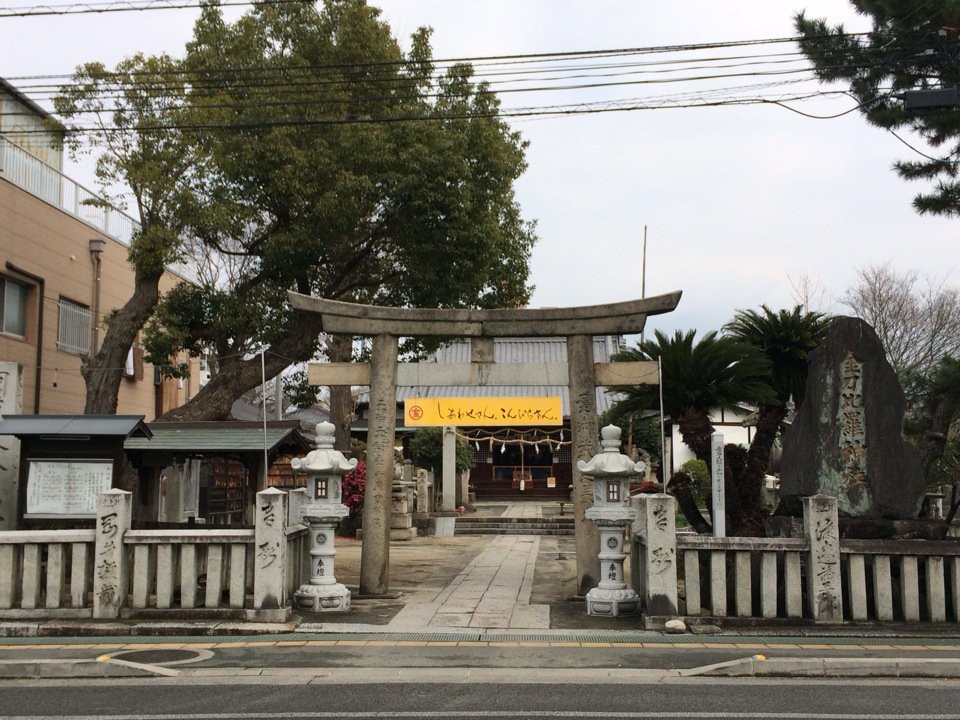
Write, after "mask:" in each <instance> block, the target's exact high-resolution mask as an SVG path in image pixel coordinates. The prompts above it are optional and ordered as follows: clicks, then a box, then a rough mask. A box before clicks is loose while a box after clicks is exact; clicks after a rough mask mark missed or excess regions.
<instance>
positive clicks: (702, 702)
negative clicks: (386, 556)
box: [0, 670, 960, 720]
mask: <svg viewBox="0 0 960 720" xmlns="http://www.w3.org/2000/svg"><path fill="white" fill-rule="evenodd" d="M518 672H521V671H518ZM362 673H363V671H362V670H359V671H358V674H360V675H362ZM358 680H359V678H358ZM60 682H64V683H65V684H64V685H60V684H53V683H52V682H51V683H37V682H34V683H12V684H10V683H8V684H5V685H4V686H3V687H0V720H26V719H27V718H29V719H30V720H39V718H80V717H83V718H96V719H102V720H126V719H130V720H133V719H134V718H137V719H138V720H227V719H230V718H236V719H237V720H254V719H257V718H264V719H271V720H272V719H274V718H278V719H279V718H330V719H334V718H345V719H346V718H351V719H353V720H365V719H367V718H405V719H409V720H420V719H424V720H427V719H430V720H432V719H435V718H448V717H449V718H457V720H470V719H471V718H483V719H487V718H598V719H599V718H605V719H606V718H614V719H618V718H626V719H629V718H665V719H667V718H712V719H715V720H724V719H726V718H736V719H737V720H741V719H744V720H746V719H750V718H757V719H760V718H762V719H767V718H778V719H787V720H791V719H793V718H814V719H821V718H822V719H826V718H831V719H832V718H836V719H837V720H854V719H857V718H877V719H880V720H886V719H887V718H890V719H891V720H893V719H894V718H898V719H902V720H921V719H923V720H934V719H936V720H940V719H944V718H960V683H957V682H953V681H903V680H885V681H882V682H881V681H857V680H843V681H830V682H823V681H783V680H781V681H758V680H752V681H738V680H703V679H697V680H690V679H684V680H673V681H670V682H664V681H658V682H651V683H633V684H630V685H622V684H608V683H603V684H592V683H583V684H581V683H564V684H543V683H538V684H524V683H523V682H522V678H521V677H520V676H518V677H517V678H516V682H513V683H510V684H496V685H491V684H427V685H420V684H394V683H391V684H379V683H378V684H361V683H355V684H335V685H331V684H323V685H298V686H284V685H278V684H274V683H268V684H260V685H233V684H217V685H204V686H195V685H192V684H190V683H187V682H179V681H178V682H177V683H176V684H170V683H167V682H164V683H162V684H158V683H156V682H153V681H149V682H143V681H130V680H126V681H116V680H115V681H110V682H107V681H96V682H91V681H83V682H81V681H69V680H68V681H57V683H60Z"/></svg>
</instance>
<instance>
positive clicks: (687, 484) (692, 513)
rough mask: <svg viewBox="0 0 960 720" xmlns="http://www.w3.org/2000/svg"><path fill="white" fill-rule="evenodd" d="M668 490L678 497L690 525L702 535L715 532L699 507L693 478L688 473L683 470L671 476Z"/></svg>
mask: <svg viewBox="0 0 960 720" xmlns="http://www.w3.org/2000/svg"><path fill="white" fill-rule="evenodd" d="M667 492H669V493H670V494H671V495H673V496H674V497H675V498H676V499H677V506H678V507H679V508H680V512H681V513H683V516H684V517H685V518H686V519H687V522H688V523H690V527H692V528H693V529H694V530H696V531H697V532H698V533H700V534H701V535H706V534H709V533H711V532H713V528H711V527H710V523H708V522H707V520H706V518H704V517H703V514H702V513H701V512H700V508H699V507H697V501H696V499H695V497H694V493H693V478H691V477H690V475H689V474H688V473H685V472H684V471H683V470H680V471H679V472H676V473H674V475H673V477H672V478H670V484H669V485H668V486H667Z"/></svg>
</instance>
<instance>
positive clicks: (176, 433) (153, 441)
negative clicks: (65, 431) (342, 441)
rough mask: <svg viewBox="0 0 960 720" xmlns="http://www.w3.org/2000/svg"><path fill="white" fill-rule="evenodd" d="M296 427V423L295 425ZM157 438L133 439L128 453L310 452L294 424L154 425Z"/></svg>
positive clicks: (126, 446)
mask: <svg viewBox="0 0 960 720" xmlns="http://www.w3.org/2000/svg"><path fill="white" fill-rule="evenodd" d="M294 425H295V423H294ZM150 427H151V430H152V431H153V437H152V438H150V439H146V438H130V439H128V440H127V441H126V442H125V443H124V444H123V447H124V449H125V450H150V451H157V452H159V451H169V452H249V451H254V450H260V451H262V450H263V447H264V443H266V446H267V449H268V450H273V449H274V448H275V447H277V446H278V445H280V444H282V443H289V444H291V445H294V446H296V447H300V448H304V449H306V448H307V447H308V443H307V440H306V438H304V436H303V435H302V434H301V433H300V431H299V430H298V429H297V428H296V427H292V426H291V424H290V423H284V426H281V427H277V426H276V424H274V426H273V427H270V425H268V426H267V429H266V432H264V429H263V426H260V427H257V426H256V424H255V423H229V422H216V423H188V424H186V425H184V426H180V427H176V426H174V424H173V423H154V424H153V425H151V426H150Z"/></svg>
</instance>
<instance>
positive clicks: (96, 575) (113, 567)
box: [93, 490, 133, 619]
mask: <svg viewBox="0 0 960 720" xmlns="http://www.w3.org/2000/svg"><path fill="white" fill-rule="evenodd" d="M132 509H133V495H131V494H130V493H128V492H126V491H125V490H107V491H106V492H104V493H101V494H100V495H98V496H97V526H96V535H95V540H94V557H93V617H94V618H98V619H107V618H115V617H119V616H120V608H121V607H123V604H124V602H125V601H126V596H127V587H128V585H129V583H128V578H127V572H128V568H127V553H126V548H124V546H123V536H124V535H126V533H127V530H129V529H130V521H131V515H132Z"/></svg>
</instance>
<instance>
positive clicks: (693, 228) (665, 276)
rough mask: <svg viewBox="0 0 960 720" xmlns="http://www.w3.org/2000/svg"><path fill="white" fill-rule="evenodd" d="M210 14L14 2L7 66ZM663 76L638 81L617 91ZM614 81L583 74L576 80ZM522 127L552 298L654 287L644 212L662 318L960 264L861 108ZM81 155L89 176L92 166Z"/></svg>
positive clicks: (72, 55) (531, 16)
mask: <svg viewBox="0 0 960 720" xmlns="http://www.w3.org/2000/svg"><path fill="white" fill-rule="evenodd" d="M53 2H56V3H58V4H59V3H63V2H65V0H53ZM27 4H28V3H23V2H19V1H18V0H9V2H8V3H3V2H2V0H0V5H4V6H23V5H27ZM372 4H374V5H378V6H379V7H381V8H383V14H384V17H385V18H386V19H387V21H388V22H389V23H390V24H391V26H392V27H393V30H394V34H395V35H396V36H397V37H399V38H400V39H401V41H402V42H403V43H404V45H405V46H406V40H407V38H408V37H409V35H410V33H411V32H413V31H414V30H415V29H416V28H417V27H418V26H420V25H430V26H432V27H433V28H434V35H433V47H434V54H435V56H436V57H438V58H448V57H465V56H467V57H473V56H488V55H499V54H519V53H537V52H557V51H571V50H588V49H589V50H593V49H608V48H628V47H630V48H632V47H641V46H653V45H657V46H661V45H674V44H689V43H706V42H715V41H731V40H747V39H755V38H774V37H785V36H790V35H793V34H794V31H793V27H792V16H793V13H794V12H796V11H799V10H802V9H806V10H807V11H808V15H811V16H816V17H827V18H829V19H830V20H832V21H842V22H844V23H845V24H846V25H847V26H848V27H849V28H850V29H865V28H866V24H865V22H864V20H863V19H861V18H858V17H857V16H856V15H855V14H854V13H853V11H852V10H851V9H850V6H849V3H848V2H846V0H806V1H804V0H776V2H771V1H770V0H724V1H723V2H706V1H705V0H699V1H697V0H671V1H670V2H652V0H593V1H592V2H584V1H582V0H580V1H577V0H457V1H456V2H452V1H451V0H381V1H380V2H375V1H374V2H373V3H372ZM232 11H236V9H233V10H232ZM196 14H197V11H196V10H162V11H161V10H157V11H150V12H131V13H114V14H104V15H72V16H62V17H27V18H0V48H2V51H0V75H2V76H4V77H7V78H18V77H21V76H30V75H46V74H54V73H59V74H66V73H69V72H70V71H72V69H73V68H74V67H75V66H76V65H78V64H80V63H82V62H87V61H92V60H99V61H102V62H104V63H106V64H107V65H113V64H114V63H116V62H117V61H118V60H120V59H121V58H123V57H126V56H128V55H130V54H133V53H134V52H138V51H142V52H145V53H156V52H161V51H165V52H168V53H171V54H179V53H180V52H181V51H182V49H183V46H184V43H185V42H186V41H187V39H188V38H189V37H190V33H191V30H192V24H193V21H194V19H195V17H196ZM13 83H14V84H15V85H26V84H29V83H30V81H27V80H22V81H21V80H13ZM691 89H696V88H691V87H687V88H684V90H691ZM674 91H676V90H674ZM659 92H663V90H654V91H647V90H637V89H629V88H628V89H623V88H621V89H619V90H618V91H617V92H613V93H611V94H610V95H609V96H610V97H640V96H643V94H644V93H648V94H656V93H659ZM598 97H600V96H592V95H588V94H586V91H579V92H578V93H574V94H567V95H565V96H563V97H559V96H558V98H557V100H558V101H560V102H581V101H587V100H593V99H597V98H598ZM529 101H530V99H529V98H525V99H524V100H514V99H513V98H511V99H509V100H507V101H505V102H506V103H512V104H523V103H524V102H527V103H529ZM551 101H552V99H548V98H546V97H538V98H536V101H535V102H536V103H537V104H545V103H547V102H551ZM851 104H852V101H850V100H848V99H846V98H843V99H832V100H823V101H817V102H805V103H804V104H802V105H800V106H798V107H800V108H801V109H802V110H804V111H805V112H808V113H812V114H818V115H830V114H834V113H837V112H840V111H842V110H844V109H846V108H848V107H850V105H851ZM514 127H515V128H516V129H518V130H520V131H521V132H522V133H523V136H524V137H525V138H526V139H527V140H528V141H529V142H530V147H529V150H528V154H527V159H528V162H529V166H530V167H529V169H528V171H527V173H526V174H525V176H524V177H523V178H522V179H521V180H520V182H519V184H518V187H517V194H518V199H519V202H520V204H521V206H522V209H523V213H524V216H525V217H526V218H528V219H535V220H536V221H537V222H538V234H539V237H540V242H539V244H538V246H537V248H536V250H535V251H534V254H533V260H532V269H533V277H532V279H533V282H534V283H535V284H536V286H537V289H536V292H535V294H534V297H533V302H532V305H534V306H565V305H587V304H596V303H605V302H614V301H619V300H627V299H631V298H635V297H639V296H640V288H641V265H642V262H641V261H642V240H643V228H644V226H645V225H646V226H647V228H648V249H647V281H646V287H647V294H648V295H653V294H658V293H663V292H669V291H672V290H677V289H679V290H683V298H682V299H681V301H680V305H679V307H678V309H677V311H676V312H674V313H672V314H670V315H665V316H661V317H660V318H654V319H651V322H650V323H649V324H648V328H651V327H657V328H661V329H664V330H667V331H670V332H672V331H673V330H674V329H677V328H680V329H686V328H691V327H695V328H698V329H700V330H701V331H706V330H710V329H718V328H719V327H720V326H721V325H722V324H723V323H724V322H726V321H727V320H728V319H729V318H730V317H731V315H732V314H733V312H734V311H735V310H736V309H738V308H756V307H758V306H759V305H760V304H761V303H767V304H769V305H771V306H772V307H774V308H778V307H787V306H790V305H792V304H793V299H792V295H791V290H790V282H789V279H788V278H789V277H792V278H794V279H798V278H801V277H802V276H808V277H811V278H815V279H818V280H819V281H820V283H821V284H822V286H823V288H824V289H825V290H826V291H827V294H828V299H827V303H829V301H830V296H837V295H840V294H842V292H843V290H844V288H846V287H847V286H848V285H849V284H850V283H851V282H852V281H853V279H854V275H855V271H856V269H857V268H860V267H863V266H865V265H867V264H880V263H890V264H891V265H892V266H893V267H895V268H896V269H898V270H907V269H916V270H919V271H920V272H921V273H927V274H931V275H933V276H935V277H938V278H943V277H944V276H947V275H949V277H950V280H951V282H952V283H953V284H957V283H958V282H960V278H958V276H957V272H958V270H957V258H958V248H960V233H958V229H960V222H958V221H948V220H945V219H942V218H931V217H920V216H918V215H916V214H915V213H914V211H913V210H912V208H911V206H910V201H911V198H912V197H913V195H914V193H915V191H916V190H917V189H918V188H917V187H914V186H913V185H910V184H907V183H905V182H904V181H902V180H900V179H899V178H898V177H897V176H896V175H895V174H894V173H893V172H892V171H891V169H890V167H891V164H892V163H893V161H894V160H896V159H901V158H911V156H912V153H911V151H910V150H909V149H908V148H906V147H904V146H903V145H902V144H901V143H900V142H899V141H898V140H897V139H896V138H894V137H893V136H892V135H889V134H887V133H885V132H883V131H881V130H879V129H876V128H873V127H870V126H868V125H867V123H866V122H865V121H864V120H863V119H862V118H861V117H860V116H859V115H858V114H856V113H852V114H849V115H846V116H844V117H841V118H837V119H832V120H814V119H808V118H805V117H802V116H800V115H798V114H795V113H792V112H789V111H788V110H784V109H782V108H779V107H776V106H749V107H739V108H734V107H720V108H700V109H672V110H655V111H637V112H626V113H611V114H600V115H586V116H579V117H562V118H554V119H536V120H522V121H518V122H516V123H514ZM71 173H72V174H75V175H78V176H79V177H78V179H80V180H82V181H85V182H88V176H85V175H84V171H83V170H82V169H75V170H72V171H71ZM823 309H827V308H823ZM834 309H838V308H834Z"/></svg>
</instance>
